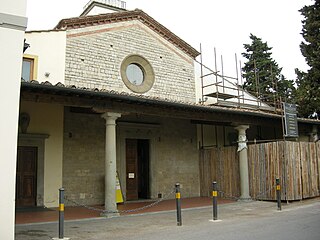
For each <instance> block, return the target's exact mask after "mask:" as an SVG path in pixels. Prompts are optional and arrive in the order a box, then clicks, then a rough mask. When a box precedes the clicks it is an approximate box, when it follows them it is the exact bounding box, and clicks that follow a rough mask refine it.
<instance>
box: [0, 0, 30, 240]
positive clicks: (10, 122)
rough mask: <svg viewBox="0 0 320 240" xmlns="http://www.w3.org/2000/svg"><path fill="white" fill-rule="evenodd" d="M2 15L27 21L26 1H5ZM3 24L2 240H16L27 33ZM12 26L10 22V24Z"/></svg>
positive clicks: (0, 6) (0, 10) (0, 38)
mask: <svg viewBox="0 0 320 240" xmlns="http://www.w3.org/2000/svg"><path fill="white" fill-rule="evenodd" d="M0 13H1V14H10V15H13V17H16V16H19V17H25V14H26V1H25V0H16V1H12V0H1V1H0ZM3 16H5V15H3ZM4 20H5V19H1V20H0V21H1V24H0V42H1V44H0V52H1V58H0V66H1V79H0V82H1V84H2V86H3V87H2V88H1V90H0V107H1V111H2V113H3V114H1V118H0V136H2V137H3V139H2V141H1V145H0V186H1V191H2V193H1V195H2V197H1V198H0V212H1V218H0V239H6V240H13V239H14V222H15V183H16V180H15V178H16V156H17V133H18V114H19V95H20V78H21V61H22V49H23V36H24V32H23V30H15V29H11V28H8V27H7V26H3V23H4ZM7 23H8V22H7Z"/></svg>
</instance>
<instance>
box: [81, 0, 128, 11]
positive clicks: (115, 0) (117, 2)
mask: <svg viewBox="0 0 320 240" xmlns="http://www.w3.org/2000/svg"><path fill="white" fill-rule="evenodd" d="M92 2H100V3H103V4H106V5H110V6H113V7H117V8H122V9H126V7H127V3H126V2H125V1H121V0H90V1H89V2H88V3H87V4H86V5H85V6H84V8H83V9H86V8H87V7H88V6H89V5H90V4H91V3H92Z"/></svg>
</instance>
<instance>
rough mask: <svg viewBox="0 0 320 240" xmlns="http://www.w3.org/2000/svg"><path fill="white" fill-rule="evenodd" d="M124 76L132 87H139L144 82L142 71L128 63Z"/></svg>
mask: <svg viewBox="0 0 320 240" xmlns="http://www.w3.org/2000/svg"><path fill="white" fill-rule="evenodd" d="M126 75H127V78H128V80H129V82H131V83H132V84H134V85H137V86H139V85H141V84H142V83H143V81H144V73H143V69H142V67H141V66H140V65H139V64H136V63H130V64H129V65H128V66H127V69H126Z"/></svg>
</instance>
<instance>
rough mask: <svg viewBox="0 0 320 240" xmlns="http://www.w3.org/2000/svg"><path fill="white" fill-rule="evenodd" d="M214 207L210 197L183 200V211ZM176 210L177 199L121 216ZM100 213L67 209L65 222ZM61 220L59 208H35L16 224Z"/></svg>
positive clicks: (129, 206)
mask: <svg viewBox="0 0 320 240" xmlns="http://www.w3.org/2000/svg"><path fill="white" fill-rule="evenodd" d="M153 202H154V201H150V200H149V201H136V202H127V203H124V204H119V205H118V210H119V211H120V212H121V211H126V210H134V209H137V208H142V207H145V206H147V205H149V204H151V203H153ZM218 202H219V204H225V203H231V202H233V201H231V200H224V199H219V200H218ZM205 206H212V199H211V198H208V197H195V198H185V199H182V209H188V208H196V207H205ZM92 207H94V208H97V209H100V210H101V211H102V210H103V207H102V206H92ZM175 209H176V202H175V199H171V200H165V201H163V202H160V203H159V204H157V205H155V206H153V207H151V208H146V209H143V210H139V211H137V212H129V213H121V215H128V214H143V213H150V212H161V211H170V210H175ZM100 213H101V212H100V211H93V210H89V209H86V208H83V207H68V206H66V207H65V220H79V219H87V218H98V217H100ZM58 218H59V212H58V208H47V209H43V208H42V209H41V208H35V209H25V210H17V211H16V224H26V223H41V222H55V221H57V220H58Z"/></svg>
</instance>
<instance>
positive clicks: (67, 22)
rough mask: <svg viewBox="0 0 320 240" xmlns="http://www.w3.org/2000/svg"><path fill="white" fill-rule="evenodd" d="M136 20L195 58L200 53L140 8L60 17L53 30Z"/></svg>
mask: <svg viewBox="0 0 320 240" xmlns="http://www.w3.org/2000/svg"><path fill="white" fill-rule="evenodd" d="M136 20H138V21H139V22H141V23H142V24H144V25H145V26H147V27H148V28H149V29H151V30H152V31H154V32H156V33H157V34H159V35H160V36H161V37H162V38H164V39H165V40H167V41H169V42H171V43H172V44H173V45H175V46H176V47H178V48H179V49H181V50H182V51H183V52H185V53H186V54H188V55H189V56H191V57H192V58H196V57H197V56H198V55H199V54H200V53H199V52H198V51H197V50H196V49H194V48H193V47H191V46H190V45H189V44H188V43H186V42H185V41H184V40H182V39H181V38H179V37H178V36H177V35H175V34H174V33H172V32H171V31H170V30H169V29H167V28H166V27H164V26H163V25H161V24H160V23H159V22H157V21H156V20H154V19H153V18H152V17H150V16H149V15H148V14H146V13H145V12H143V11H142V10H140V9H136V10H133V11H121V12H115V13H108V14H100V15H94V16H83V17H76V18H68V19H62V20H61V21H60V22H59V23H58V25H57V26H56V27H55V30H69V29H80V28H85V27H90V26H98V25H106V24H112V23H119V22H130V21H136Z"/></svg>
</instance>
